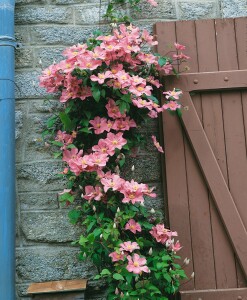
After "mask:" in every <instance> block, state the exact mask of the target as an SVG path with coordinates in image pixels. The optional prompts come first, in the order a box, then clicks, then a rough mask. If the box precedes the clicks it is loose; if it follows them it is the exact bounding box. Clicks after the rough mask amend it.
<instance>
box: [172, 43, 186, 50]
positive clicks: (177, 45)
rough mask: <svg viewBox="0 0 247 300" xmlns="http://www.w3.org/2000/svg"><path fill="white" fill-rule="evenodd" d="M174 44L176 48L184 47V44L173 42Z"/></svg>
mask: <svg viewBox="0 0 247 300" xmlns="http://www.w3.org/2000/svg"><path fill="white" fill-rule="evenodd" d="M174 46H175V48H176V49H177V50H184V49H185V48H186V47H185V46H184V45H181V44H179V43H174Z"/></svg>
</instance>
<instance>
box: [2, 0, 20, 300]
mask: <svg viewBox="0 0 247 300" xmlns="http://www.w3.org/2000/svg"><path fill="white" fill-rule="evenodd" d="M14 8H15V1H14V0H0V299H1V300H14V299H15V298H16V297H15V99H14V88H15V85H14V59H15V56H14V50H15V46H16V43H15V38H14Z"/></svg>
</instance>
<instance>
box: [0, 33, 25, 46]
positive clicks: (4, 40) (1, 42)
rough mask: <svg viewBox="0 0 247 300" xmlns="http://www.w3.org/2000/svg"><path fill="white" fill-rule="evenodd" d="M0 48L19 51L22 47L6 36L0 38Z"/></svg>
mask: <svg viewBox="0 0 247 300" xmlns="http://www.w3.org/2000/svg"><path fill="white" fill-rule="evenodd" d="M0 46H12V47H14V48H15V49H19V48H21V47H22V44H21V43H18V42H16V40H15V38H14V37H11V36H8V35H1V36H0Z"/></svg>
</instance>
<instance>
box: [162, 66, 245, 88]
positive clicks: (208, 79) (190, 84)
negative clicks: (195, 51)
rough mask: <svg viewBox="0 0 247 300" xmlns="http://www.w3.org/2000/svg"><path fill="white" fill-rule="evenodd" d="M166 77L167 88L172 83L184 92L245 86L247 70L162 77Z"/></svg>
mask: <svg viewBox="0 0 247 300" xmlns="http://www.w3.org/2000/svg"><path fill="white" fill-rule="evenodd" d="M167 78H169V79H168V80H169V82H170V86H169V88H171V83H172V85H173V86H174V87H177V86H178V87H179V88H180V89H181V90H182V91H184V92H192V91H210V90H219V89H244V88H247V70H236V71H218V72H201V73H188V74H181V75H179V77H178V78H177V77H176V76H173V75H172V76H168V77H164V81H165V82H166V79H167Z"/></svg>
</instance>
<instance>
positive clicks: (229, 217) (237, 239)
mask: <svg viewBox="0 0 247 300" xmlns="http://www.w3.org/2000/svg"><path fill="white" fill-rule="evenodd" d="M182 102H183V105H185V106H188V107H189V111H188V112H189V113H188V112H184V114H183V116H182V118H181V119H182V122H183V124H184V128H185V130H186V132H187V134H188V137H189V139H190V141H191V143H192V145H193V148H194V151H195V154H196V156H197V158H198V161H199V163H200V166H201V169H202V172H203V174H204V178H205V180H206V182H207V184H208V187H209V189H210V191H211V194H212V196H213V198H214V201H215V203H216V206H217V208H218V211H219V213H220V215H221V217H222V220H223V222H224V225H225V227H226V229H227V232H228V235H229V238H230V240H231V242H232V245H233V247H234V249H235V253H236V254H237V256H238V258H239V261H240V263H241V265H242V267H243V270H244V272H245V275H246V274H247V255H246V253H247V232H246V229H245V227H244V224H243V222H242V220H241V218H240V215H239V213H238V210H237V208H236V206H235V203H234V201H233V198H232V196H231V194H230V192H229V189H228V186H227V184H226V182H225V179H224V176H223V175H222V172H221V170H220V168H219V166H218V164H217V160H216V158H215V156H214V154H213V151H212V148H211V146H210V144H209V142H208V139H207V137H206V135H205V132H204V130H203V127H202V124H201V122H200V120H199V118H198V116H197V114H196V111H195V109H194V106H193V103H192V100H191V98H190V95H189V93H185V94H184V96H183V100H182Z"/></svg>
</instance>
